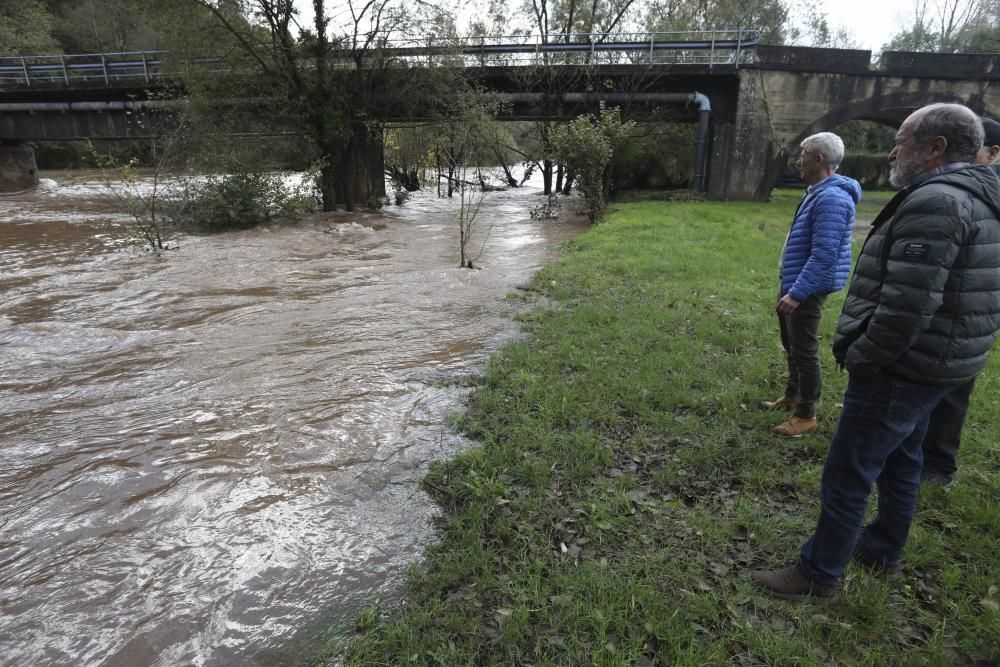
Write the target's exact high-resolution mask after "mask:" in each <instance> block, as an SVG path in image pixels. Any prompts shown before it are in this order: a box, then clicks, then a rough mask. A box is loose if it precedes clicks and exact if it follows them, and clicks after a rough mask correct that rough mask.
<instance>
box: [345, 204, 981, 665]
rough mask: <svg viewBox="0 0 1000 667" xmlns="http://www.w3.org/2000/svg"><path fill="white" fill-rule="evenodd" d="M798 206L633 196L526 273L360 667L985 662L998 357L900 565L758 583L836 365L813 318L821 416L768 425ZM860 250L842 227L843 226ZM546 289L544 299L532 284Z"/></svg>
mask: <svg viewBox="0 0 1000 667" xmlns="http://www.w3.org/2000/svg"><path fill="white" fill-rule="evenodd" d="M796 201H797V195H795V196H791V195H790V196H779V197H778V198H777V200H776V201H775V202H772V203H769V204H748V203H725V204H723V203H705V202H702V203H699V202H692V203H674V204H663V203H650V202H646V203H635V204H625V205H622V206H621V207H620V208H619V209H618V210H617V211H616V212H614V213H613V214H612V216H611V218H610V221H609V223H608V224H603V225H600V226H597V227H595V228H593V229H592V230H591V231H589V232H588V233H587V234H585V235H584V236H582V237H581V238H579V239H577V240H576V241H574V242H572V243H570V244H569V246H568V249H567V253H566V255H565V257H564V258H563V259H562V260H560V261H559V262H557V263H555V264H553V265H551V266H549V267H547V268H546V269H544V270H543V271H542V272H540V273H539V274H538V275H537V276H536V278H535V279H534V281H533V283H532V284H531V286H530V288H529V290H528V295H527V296H522V297H521V298H529V299H532V300H533V302H534V303H535V307H534V309H533V310H531V311H530V312H528V314H527V315H524V316H522V319H523V326H524V328H525V330H526V331H527V333H528V334H529V335H528V337H527V338H526V339H525V340H524V341H522V342H518V343H515V344H512V345H510V346H508V347H506V348H505V349H503V350H502V351H501V352H499V353H498V354H496V355H495V356H494V357H493V358H492V360H491V362H490V364H489V366H488V369H487V370H486V373H485V376H484V377H483V378H482V381H481V384H480V386H479V387H478V388H477V389H476V391H475V392H474V394H473V395H472V398H471V402H470V406H469V410H468V412H467V413H466V414H465V415H463V416H462V417H460V419H459V422H460V423H459V427H460V428H462V429H463V430H464V431H466V432H468V433H469V434H470V435H472V436H473V437H475V438H477V439H478V440H479V441H481V446H480V447H478V448H476V449H474V450H472V451H469V452H467V453H465V454H463V455H461V456H459V457H457V458H456V459H455V460H452V461H449V462H446V463H440V464H438V465H436V466H435V467H434V468H433V470H432V472H431V474H430V475H429V476H428V478H427V481H426V487H427V489H428V490H429V491H430V492H431V493H432V494H433V496H434V497H435V499H436V500H437V501H438V502H439V503H440V504H441V506H442V507H443V509H444V512H443V516H442V518H441V521H440V541H439V542H437V543H436V544H434V545H432V546H431V547H430V548H429V549H428V551H427V554H426V559H425V562H424V563H423V564H422V565H421V566H420V567H418V568H414V570H413V572H412V575H411V578H410V579H411V583H410V586H411V588H410V590H409V592H408V597H407V604H406V605H405V606H404V609H402V610H400V611H398V612H397V613H396V614H395V616H394V618H390V619H385V620H381V621H376V618H375V614H374V612H372V613H369V614H368V616H367V618H366V619H365V621H364V623H359V628H361V629H362V630H363V632H362V633H361V635H360V636H359V637H358V638H357V639H356V640H354V641H353V642H352V643H351V644H350V646H349V648H348V652H347V660H348V663H349V664H354V665H408V664H420V665H528V664H530V665H591V664H592V665H660V664H662V665H675V664H679V665H715V664H718V665H723V664H734V665H744V664H746V665H754V664H768V665H800V664H816V665H826V664H837V665H882V664H887V665H902V664H906V665H910V664H932V665H937V664H956V663H957V664H962V663H972V662H974V661H984V662H986V663H993V662H995V661H998V660H1000V610H998V609H1000V594H998V591H997V586H1000V564H998V559H997V558H996V554H997V552H998V545H1000V508H998V506H997V499H998V498H1000V475H998V470H1000V463H998V461H997V457H996V454H997V445H996V440H997V428H996V426H995V425H996V424H998V423H1000V421H998V418H1000V414H998V410H1000V401H998V400H997V397H998V394H1000V379H998V374H1000V365H998V364H1000V362H998V361H997V358H996V357H995V358H994V361H993V362H992V363H991V365H990V367H989V368H988V369H987V371H986V373H985V374H984V376H983V377H982V378H981V380H980V382H979V384H978V386H977V390H976V395H975V397H974V405H973V412H972V414H971V416H970V423H969V425H968V427H967V429H966V438H965V442H964V444H963V451H962V456H961V464H962V470H961V473H960V476H959V478H958V481H957V483H955V484H954V485H952V487H951V488H949V489H946V490H942V489H938V488H924V489H922V490H921V499H920V511H919V516H918V519H917V522H916V523H915V525H914V529H913V532H912V536H911V539H910V545H909V547H908V549H907V552H906V554H905V564H906V571H905V575H906V576H905V577H904V579H903V581H902V582H900V583H898V584H896V585H890V584H887V583H885V582H884V581H882V580H880V579H879V578H878V577H877V576H875V575H872V574H870V573H868V572H866V571H864V570H861V569H859V568H857V567H850V568H849V569H848V572H847V575H846V580H845V590H844V594H843V595H842V596H841V597H842V601H841V602H840V603H839V604H837V605H831V606H819V605H815V604H810V603H789V602H781V601H776V600H772V599H770V598H767V597H765V596H763V595H762V594H760V593H759V592H757V591H756V590H755V589H754V588H753V587H752V586H751V585H750V583H749V580H748V576H747V571H748V569H749V568H751V567H754V566H760V565H775V566H779V565H784V564H787V563H788V562H790V561H791V560H792V559H793V558H794V556H795V555H796V553H797V550H798V547H799V546H800V544H801V542H802V541H803V540H804V539H805V538H806V537H807V536H808V534H809V532H810V530H811V529H812V527H813V525H814V522H815V519H816V516H817V513H818V487H819V479H820V471H821V467H822V463H823V457H824V454H825V451H826V446H827V443H828V441H829V438H830V435H831V434H832V430H833V428H834V426H835V423H836V419H837V406H838V403H839V400H840V396H841V395H842V392H843V387H844V384H845V380H846V378H845V376H844V375H843V374H841V373H840V372H838V371H836V370H835V369H834V365H833V360H832V357H831V356H830V352H829V344H828V343H829V340H830V337H831V335H832V332H833V329H834V325H835V321H836V315H837V313H838V311H839V308H840V304H841V303H842V300H843V297H842V295H837V296H834V297H831V299H830V300H829V301H828V305H827V311H826V312H827V316H826V318H825V319H824V322H823V327H822V335H823V338H824V344H823V346H822V353H823V357H822V361H823V366H824V371H825V380H826V384H825V398H824V400H823V401H822V402H821V404H820V408H819V409H820V434H819V435H817V436H815V437H811V438H805V439H802V440H799V441H785V440H779V439H777V438H775V437H773V436H771V435H770V433H769V429H770V427H771V426H772V425H773V424H774V423H776V421H778V420H780V418H778V417H776V416H775V415H771V414H766V413H762V412H759V411H757V410H756V406H757V404H758V402H759V400H760V399H762V398H775V397H777V396H779V395H780V394H781V391H782V389H783V386H784V385H783V376H784V362H783V358H782V352H781V348H780V343H779V340H778V334H777V322H776V320H775V315H774V311H773V305H774V302H775V300H776V287H777V276H776V274H777V256H778V253H779V251H780V248H781V245H782V242H783V240H784V236H785V233H786V231H787V227H788V224H789V221H790V218H791V214H792V212H793V210H794V207H795V204H796ZM857 245H860V243H859V244H857ZM539 296H541V297H544V298H537V297H539Z"/></svg>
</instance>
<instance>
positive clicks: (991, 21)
mask: <svg viewBox="0 0 1000 667" xmlns="http://www.w3.org/2000/svg"><path fill="white" fill-rule="evenodd" d="M883 51H930V52H940V53H996V52H998V51H1000V0H941V2H935V3H926V2H924V3H915V4H914V12H913V16H912V23H911V24H910V26H909V27H908V28H904V29H903V30H902V31H900V32H899V33H897V34H896V35H894V36H893V37H892V39H890V40H889V42H888V43H887V44H886V45H885V47H884V48H883Z"/></svg>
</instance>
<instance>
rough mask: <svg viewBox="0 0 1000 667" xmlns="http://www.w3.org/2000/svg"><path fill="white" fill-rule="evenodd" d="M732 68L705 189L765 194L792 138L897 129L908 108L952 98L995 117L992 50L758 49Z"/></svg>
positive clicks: (792, 148)
mask: <svg viewBox="0 0 1000 667" xmlns="http://www.w3.org/2000/svg"><path fill="white" fill-rule="evenodd" d="M758 55H759V62H758V63H757V64H756V65H753V66H750V67H747V68H746V69H744V70H742V71H741V74H740V87H739V99H738V102H737V111H736V118H735V122H733V123H732V124H727V123H718V124H716V125H715V133H714V141H715V143H714V146H713V152H712V156H713V162H712V167H711V171H710V178H709V195H710V196H711V197H713V198H716V199H757V200H764V199H766V198H767V197H768V195H769V193H770V191H771V188H772V187H773V186H774V184H775V183H776V181H777V179H778V177H779V176H780V174H781V172H782V171H783V170H784V169H785V167H786V166H787V164H788V161H789V159H790V158H793V157H794V156H795V155H797V154H798V146H799V143H800V142H801V141H802V140H803V139H804V138H806V137H807V136H809V135H810V134H813V133H815V132H822V131H834V130H836V128H837V127H838V126H839V125H842V124H843V123H846V122H848V121H851V120H869V121H875V122H880V123H884V124H886V125H890V126H893V127H898V125H899V124H900V123H901V122H902V120H903V119H904V118H906V116H908V115H909V114H910V113H911V112H912V111H913V110H915V109H917V108H919V107H922V106H924V105H926V104H932V103H935V102H957V103H960V104H964V105H966V106H968V107H970V108H971V109H972V110H973V111H975V112H976V113H979V114H981V115H987V116H994V117H995V116H997V115H1000V54H986V55H968V54H955V55H952V54H918V53H887V54H885V55H884V56H883V61H882V63H881V66H880V68H879V69H871V68H870V66H869V64H868V63H869V57H870V53H869V52H868V51H845V50H839V49H838V50H835V49H807V48H794V47H759V54H758Z"/></svg>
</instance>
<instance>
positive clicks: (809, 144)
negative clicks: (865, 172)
mask: <svg viewBox="0 0 1000 667" xmlns="http://www.w3.org/2000/svg"><path fill="white" fill-rule="evenodd" d="M800 146H801V148H802V150H804V151H806V152H807V153H816V154H819V155H822V156H823V157H824V158H826V163H827V164H828V165H830V166H831V167H833V168H834V169H836V168H837V167H839V166H840V163H841V162H842V161H843V160H844V140H843V139H841V138H840V137H838V136H837V135H836V134H834V133H833V132H819V133H817V134H813V135H811V136H808V137H806V138H805V139H803V140H802V144H800Z"/></svg>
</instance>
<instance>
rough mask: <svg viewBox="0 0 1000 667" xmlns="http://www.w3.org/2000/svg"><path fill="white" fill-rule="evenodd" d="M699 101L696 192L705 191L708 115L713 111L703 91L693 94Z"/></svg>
mask: <svg viewBox="0 0 1000 667" xmlns="http://www.w3.org/2000/svg"><path fill="white" fill-rule="evenodd" d="M692 98H693V101H694V102H697V103H698V134H697V135H696V137H695V141H694V178H693V179H692V182H691V189H692V190H694V191H695V192H704V191H705V164H706V162H707V157H708V117H709V115H710V114H711V113H712V103H711V102H710V101H709V99H708V97H706V96H705V95H703V94H701V93H694V94H693V95H692Z"/></svg>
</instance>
